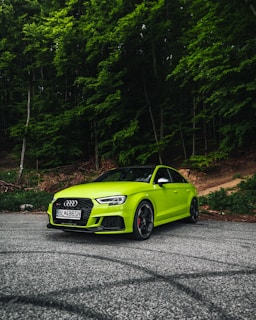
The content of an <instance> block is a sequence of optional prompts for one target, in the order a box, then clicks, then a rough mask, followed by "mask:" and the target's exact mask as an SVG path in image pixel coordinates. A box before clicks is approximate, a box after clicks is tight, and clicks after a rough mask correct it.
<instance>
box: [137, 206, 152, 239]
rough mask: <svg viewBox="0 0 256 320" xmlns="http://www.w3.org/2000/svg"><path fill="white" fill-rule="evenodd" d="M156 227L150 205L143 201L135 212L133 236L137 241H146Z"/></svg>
mask: <svg viewBox="0 0 256 320" xmlns="http://www.w3.org/2000/svg"><path fill="white" fill-rule="evenodd" d="M153 227H154V212H153V208H152V206H151V204H150V203H148V202H147V201H142V202H141V203H140V204H139V205H138V207H137V209H136V212H135V216H134V222H133V233H132V236H133V238H134V239H136V240H146V239H148V238H149V237H150V235H151V233H152V231H153Z"/></svg>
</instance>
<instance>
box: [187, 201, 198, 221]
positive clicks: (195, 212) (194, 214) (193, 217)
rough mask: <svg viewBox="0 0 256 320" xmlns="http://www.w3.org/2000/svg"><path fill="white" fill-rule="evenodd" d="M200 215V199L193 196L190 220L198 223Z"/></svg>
mask: <svg viewBox="0 0 256 320" xmlns="http://www.w3.org/2000/svg"><path fill="white" fill-rule="evenodd" d="M198 216H199V208H198V201H197V199H196V198H193V199H192V201H191V204H190V217H189V222H191V223H197V220H198Z"/></svg>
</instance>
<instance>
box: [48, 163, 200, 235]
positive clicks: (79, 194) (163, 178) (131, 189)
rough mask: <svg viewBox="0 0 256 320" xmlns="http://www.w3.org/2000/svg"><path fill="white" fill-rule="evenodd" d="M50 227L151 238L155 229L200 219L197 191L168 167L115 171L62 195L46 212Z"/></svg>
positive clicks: (65, 190) (132, 168)
mask: <svg viewBox="0 0 256 320" xmlns="http://www.w3.org/2000/svg"><path fill="white" fill-rule="evenodd" d="M47 213H48V216H49V223H48V225H47V227H48V228H54V229H61V230H64V231H84V232H90V233H97V234H120V233H130V234H131V235H132V236H133V238H135V239H137V240H145V239H148V238H149V237H150V235H151V233H152V231H153V228H154V227H157V226H160V225H162V224H165V223H169V222H172V221H175V220H180V219H187V220H188V221H190V222H192V223H196V222H197V220H198V213H199V210H198V200H197V193H196V189H195V187H194V186H193V185H192V184H191V183H189V182H188V181H187V180H186V179H185V178H184V177H183V176H182V175H181V174H180V173H179V172H178V171H177V170H175V169H173V168H171V167H168V166H164V165H156V166H137V167H123V168H118V169H112V170H110V171H108V172H106V173H104V174H103V175H101V176H100V177H99V178H97V179H96V180H95V181H94V182H91V183H86V184H80V185H76V186H72V187H69V188H67V189H64V190H62V191H59V192H58V193H56V194H55V195H54V198H53V200H52V202H51V203H50V204H49V207H48V211H47Z"/></svg>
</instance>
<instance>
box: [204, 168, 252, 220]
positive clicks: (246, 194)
mask: <svg viewBox="0 0 256 320" xmlns="http://www.w3.org/2000/svg"><path fill="white" fill-rule="evenodd" d="M199 202H200V206H201V207H202V208H204V210H206V211H207V210H216V211H219V212H220V213H222V214H232V215H236V214H246V215H248V214H249V215H250V214H251V215H256V174H254V175H253V176H252V177H250V178H247V179H245V180H244V181H242V182H241V183H239V184H238V186H237V187H236V188H235V190H228V189H223V188H222V189H220V190H219V191H215V192H212V193H210V194H209V195H206V196H201V197H200V198H199Z"/></svg>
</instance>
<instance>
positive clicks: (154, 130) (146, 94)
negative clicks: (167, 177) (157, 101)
mask: <svg viewBox="0 0 256 320" xmlns="http://www.w3.org/2000/svg"><path fill="white" fill-rule="evenodd" d="M143 86H144V94H145V97H146V101H147V105H148V110H149V114H150V119H151V123H152V128H153V132H154V137H155V142H156V144H157V145H159V141H158V137H157V132H156V124H155V119H154V116H153V112H152V106H151V103H150V100H149V96H148V92H147V88H146V84H145V79H143ZM158 160H159V163H160V164H162V155H161V151H160V150H158Z"/></svg>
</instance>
